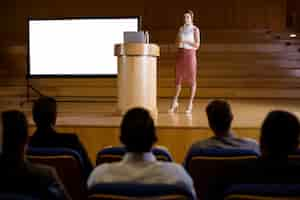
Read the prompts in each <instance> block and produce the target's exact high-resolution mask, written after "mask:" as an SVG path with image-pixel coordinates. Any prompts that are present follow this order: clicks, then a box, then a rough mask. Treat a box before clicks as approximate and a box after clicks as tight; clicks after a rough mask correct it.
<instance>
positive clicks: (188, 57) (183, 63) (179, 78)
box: [169, 10, 200, 114]
mask: <svg viewBox="0 0 300 200" xmlns="http://www.w3.org/2000/svg"><path fill="white" fill-rule="evenodd" d="M193 18H194V14H193V12H192V11H191V10H188V11H187V12H185V13H184V25H183V26H181V27H180V29H179V31H178V35H177V40H176V44H177V46H178V53H177V58H176V94H175V97H174V99H173V102H172V105H171V108H170V109H169V112H172V113H173V112H175V111H176V110H177V108H178V106H179V104H178V97H179V95H180V92H181V86H182V84H186V85H187V86H189V87H190V89H191V96H190V100H189V104H188V107H187V109H186V111H185V112H186V113H187V114H190V113H192V110H193V100H194V97H195V94H196V89H197V57H196V51H197V49H198V48H199V46H200V31H199V29H198V27H196V26H195V25H194V24H193Z"/></svg>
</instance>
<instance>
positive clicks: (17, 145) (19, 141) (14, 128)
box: [1, 110, 28, 154]
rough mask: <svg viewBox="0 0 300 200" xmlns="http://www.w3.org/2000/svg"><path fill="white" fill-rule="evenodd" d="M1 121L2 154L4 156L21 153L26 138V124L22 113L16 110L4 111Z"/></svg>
mask: <svg viewBox="0 0 300 200" xmlns="http://www.w3.org/2000/svg"><path fill="white" fill-rule="evenodd" d="M1 118H2V119H1V120H2V129H3V130H2V134H3V135H2V139H3V141H2V142H3V145H2V152H3V153H4V154H10V153H22V152H16V151H24V147H25V145H26V143H27V137H28V123H27V119H26V116H25V115H24V113H22V112H20V111H17V110H8V111H4V112H2V114H1Z"/></svg>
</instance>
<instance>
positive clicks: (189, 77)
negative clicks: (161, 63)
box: [176, 48, 197, 86]
mask: <svg viewBox="0 0 300 200" xmlns="http://www.w3.org/2000/svg"><path fill="white" fill-rule="evenodd" d="M196 80H197V58H196V50H194V49H183V48H179V49H178V53H177V57H176V85H181V84H184V85H187V86H192V85H193V84H194V83H195V82H196Z"/></svg>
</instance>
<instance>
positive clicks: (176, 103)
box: [168, 101, 179, 113]
mask: <svg viewBox="0 0 300 200" xmlns="http://www.w3.org/2000/svg"><path fill="white" fill-rule="evenodd" d="M178 106H179V104H178V102H177V101H173V103H172V107H171V108H170V109H169V110H168V112H169V113H174V112H176V111H177V110H178Z"/></svg>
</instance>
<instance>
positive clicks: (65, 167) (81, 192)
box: [26, 147, 87, 199]
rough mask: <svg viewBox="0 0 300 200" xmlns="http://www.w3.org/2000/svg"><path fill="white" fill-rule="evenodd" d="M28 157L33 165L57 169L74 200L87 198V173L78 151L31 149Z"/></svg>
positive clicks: (28, 151)
mask: <svg viewBox="0 0 300 200" xmlns="http://www.w3.org/2000/svg"><path fill="white" fill-rule="evenodd" d="M26 157H27V159H28V160H29V161H31V162H33V163H37V164H44V165H48V166H51V167H53V168H55V169H56V172H57V174H58V176H59V178H60V179H61V181H62V183H63V184H64V186H65V188H66V190H67V191H68V193H69V194H70V196H71V197H72V199H82V198H86V194H87V193H86V192H87V189H86V183H85V178H84V177H85V173H86V172H85V171H84V170H85V169H84V165H83V161H82V158H81V155H80V154H79V153H78V152H77V151H75V150H73V149H68V148H48V147H47V148H40V147H38V148H36V147H29V148H28V150H27V155H26Z"/></svg>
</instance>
